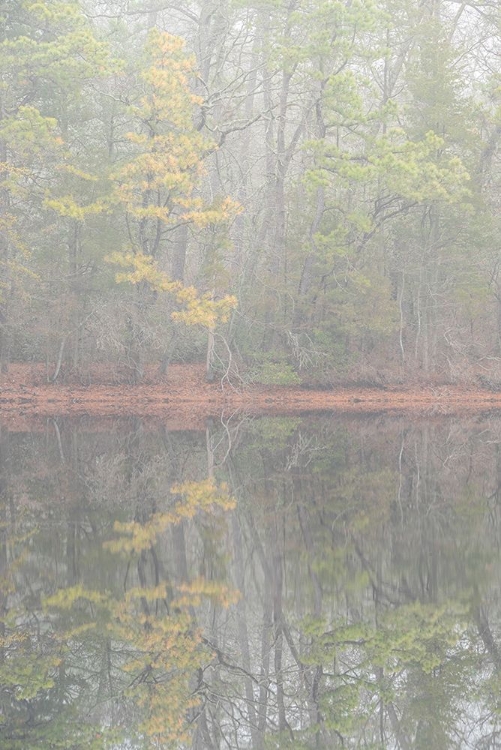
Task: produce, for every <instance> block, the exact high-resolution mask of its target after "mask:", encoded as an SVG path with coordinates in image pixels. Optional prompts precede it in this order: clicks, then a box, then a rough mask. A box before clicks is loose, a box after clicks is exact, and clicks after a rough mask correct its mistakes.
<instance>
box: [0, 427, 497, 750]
mask: <svg viewBox="0 0 501 750" xmlns="http://www.w3.org/2000/svg"><path fill="white" fill-rule="evenodd" d="M500 447H501V418H499V417H492V418H490V419H485V418H484V419H478V420H476V419H469V420H465V421H458V420H452V419H445V418H440V419H436V420H430V421H426V420H422V421H417V422H416V421H414V422H412V423H411V422H409V421H406V420H405V419H403V418H402V419H401V418H398V419H397V418H395V419H385V418H383V417H377V418H375V417H372V418H369V419H368V418H358V419H353V418H346V417H345V418H342V417H339V416H336V415H334V414H330V415H329V414H327V415H323V416H318V417H307V418H299V417H298V418H290V417H284V418H261V419H252V420H251V419H243V420H242V419H237V418H234V419H233V420H230V421H224V420H221V421H218V420H214V421H213V422H211V423H209V424H208V425H207V430H206V431H205V432H202V431H198V432H188V431H186V432H182V431H175V432H169V431H168V430H166V429H164V428H163V427H162V426H161V425H155V426H152V425H151V424H150V423H143V422H141V421H140V420H138V419H130V420H122V421H120V422H113V421H109V422H107V421H102V420H101V421H99V422H94V423H93V422H92V421H90V420H80V421H68V420H66V421H65V420H64V419H56V420H48V421H47V422H46V423H43V424H42V423H41V424H40V425H39V429H38V431H35V432H32V433H19V432H8V431H6V430H5V429H3V430H2V431H1V433H0V471H1V474H0V534H1V547H0V734H1V737H2V745H1V747H2V748H6V749H9V750H10V749H14V748H16V749H17V748H19V749H21V748H22V750H26V749H28V748H81V747H83V746H88V747H89V748H148V747H151V748H164V747H171V746H172V747H178V748H199V749H200V750H202V749H204V750H205V749H208V750H210V749H211V748H218V749H219V748H262V749H263V750H264V748H298V749H301V748H335V747H357V748H403V750H405V749H406V748H463V747H464V748H469V747H472V748H484V747H485V748H487V747H498V746H500V745H501V735H500V734H499V732H500V731H501V717H500V711H501V652H500V650H499V649H500V643H501V597H500V593H501V585H500V583H501V581H500V578H501V576H500V500H501V494H500V492H501V450H500Z"/></svg>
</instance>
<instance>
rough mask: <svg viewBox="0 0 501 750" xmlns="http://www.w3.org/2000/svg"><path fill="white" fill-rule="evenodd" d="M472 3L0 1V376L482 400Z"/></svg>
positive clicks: (496, 134)
mask: <svg viewBox="0 0 501 750" xmlns="http://www.w3.org/2000/svg"><path fill="white" fill-rule="evenodd" d="M500 55H501V8H500V6H499V4H498V3H497V2H496V1H495V0H478V1H476V0H466V1H464V2H463V1H460V0H421V1H420V2H416V0H183V1H182V2H181V0H45V1H44V2H38V1H35V0H2V2H1V9H0V70H1V86H0V368H1V370H2V371H3V372H6V371H8V367H9V364H10V363H12V362H28V363H30V362H31V363H35V362H36V363H45V365H46V371H47V378H48V379H49V380H52V381H60V380H63V379H64V377H65V376H66V375H67V374H68V373H75V372H76V373H85V372H86V371H87V370H88V369H89V368H91V367H95V366H106V367H110V368H112V369H115V370H116V371H121V372H123V373H125V374H126V377H127V378H128V380H129V382H131V383H133V382H139V381H140V380H141V378H142V377H143V373H144V370H145V367H146V366H152V365H154V366H158V368H159V371H161V372H165V371H166V370H167V369H168V367H169V364H170V363H191V362H204V363H206V368H207V376H208V377H209V378H215V377H219V375H220V373H224V374H226V375H228V374H229V375H233V376H234V377H235V378H240V379H248V380H249V381H254V382H260V383H264V384H267V383H268V384H284V385H287V384H290V385H292V384H296V383H298V382H300V381H302V382H306V383H308V382H309V383H313V384H318V385H320V384H332V383H335V382H342V381H344V382H350V381H351V382H360V383H362V382H364V383H372V384H377V383H384V382H393V383H405V382H407V381H409V380H411V379H412V380H413V381H416V379H422V380H423V381H425V380H428V381H435V380H439V381H441V382H453V383H458V382H470V383H471V382H474V383H477V384H484V385H485V384H487V385H494V386H495V385H496V384H497V383H501V263H500V261H501V248H500V237H501V221H500V215H499V201H500V198H499V195H500V192H499V187H500V185H499V182H500V177H499V174H500V172H499V160H500V152H499V148H498V145H499V142H500V140H501V107H500V104H501V75H500V65H499V60H500Z"/></svg>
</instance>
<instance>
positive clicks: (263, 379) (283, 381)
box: [248, 362, 301, 386]
mask: <svg viewBox="0 0 501 750" xmlns="http://www.w3.org/2000/svg"><path fill="white" fill-rule="evenodd" d="M248 377H249V379H250V380H251V381H252V382H254V383H260V384H261V385H284V386H286V385H288V386H293V385H298V384H299V383H300V382H301V378H300V377H299V375H298V374H297V373H296V372H295V370H294V369H293V367H292V366H291V365H289V364H287V362H263V363H262V364H259V365H256V366H254V367H253V368H252V369H251V370H250V372H249V373H248Z"/></svg>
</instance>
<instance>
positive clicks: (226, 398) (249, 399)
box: [0, 364, 501, 428]
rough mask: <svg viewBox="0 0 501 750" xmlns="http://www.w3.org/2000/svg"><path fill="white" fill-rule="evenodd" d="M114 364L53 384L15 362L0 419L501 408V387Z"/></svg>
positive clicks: (173, 418) (193, 422) (181, 420)
mask: <svg viewBox="0 0 501 750" xmlns="http://www.w3.org/2000/svg"><path fill="white" fill-rule="evenodd" d="M121 380H122V381H123V380H124V377H123V375H120V373H117V372H116V371H112V370H111V369H109V370H108V369H100V370H98V369H95V370H93V371H91V372H89V373H88V374H87V376H86V378H81V377H76V376H73V377H67V378H66V379H65V380H64V382H63V383H50V382H49V383H48V382H47V377H46V372H45V368H44V366H43V365H26V364H23V365H21V364H13V365H11V366H10V368H9V371H8V372H7V373H3V374H2V375H1V376H0V422H1V423H3V424H4V425H6V426H9V425H12V426H14V424H18V425H19V424H20V423H22V422H23V421H26V423H27V422H28V421H29V420H31V419H33V418H38V417H41V418H43V417H55V416H84V415H87V416H91V417H110V416H114V417H121V416H141V417H154V418H161V419H164V420H169V421H170V422H172V423H175V424H176V426H178V427H179V428H182V427H183V426H185V427H186V428H190V427H195V426H198V427H199V426H200V425H201V424H203V421H204V420H205V419H206V418H207V417H210V416H217V417H219V416H221V415H224V416H230V415H231V414H233V413H236V412H241V413H244V414H255V415H263V414H269V415H273V414H299V413H302V412H311V411H337V412H342V413H361V414H363V413H368V414H370V413H372V414H373V413H377V412H385V413H386V414H402V413H405V412H409V413H414V414H421V415H425V414H426V415H430V416H431V415H439V414H458V415H460V414H463V413H472V412H490V411H492V410H497V409H501V392H496V391H492V390H488V389H479V388H475V387H466V386H453V385H431V384H429V385H426V386H423V385H420V386H408V387H402V386H386V387H378V388H370V387H367V388H364V387H356V386H343V387H333V388H331V389H324V390H317V389H312V388H305V387H286V386H263V385H244V384H238V385H236V384H232V383H229V382H223V383H221V382H219V381H218V382H214V383H208V382H207V381H206V379H205V376H204V368H203V365H173V366H171V367H170V368H169V371H168V373H167V374H166V375H159V374H158V370H156V369H153V368H152V369H151V370H148V371H147V372H146V373H145V377H144V379H143V380H142V382H141V383H140V384H136V385H132V384H128V383H125V382H120V381H121Z"/></svg>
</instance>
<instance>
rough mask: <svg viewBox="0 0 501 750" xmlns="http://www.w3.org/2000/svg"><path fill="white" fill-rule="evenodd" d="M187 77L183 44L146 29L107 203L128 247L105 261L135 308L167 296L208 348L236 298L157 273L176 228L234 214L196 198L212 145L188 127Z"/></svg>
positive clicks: (190, 96)
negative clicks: (127, 288) (119, 216)
mask: <svg viewBox="0 0 501 750" xmlns="http://www.w3.org/2000/svg"><path fill="white" fill-rule="evenodd" d="M193 75H194V60H193V58H192V57H189V56H187V55H186V54H185V52H184V42H183V40H182V39H179V38H178V37H175V36H172V35H170V34H168V33H165V32H160V31H158V30H156V29H154V30H153V31H152V32H151V34H150V37H149V41H148V44H147V48H146V65H145V68H144V69H143V72H142V74H141V81H142V86H143V93H142V95H141V96H140V98H139V99H138V101H137V103H135V104H134V105H133V106H131V108H130V112H131V114H132V115H133V116H134V119H135V122H136V125H137V127H136V131H135V132H130V133H129V134H128V135H127V139H128V141H129V145H130V149H129V151H128V153H127V156H126V158H125V159H124V160H123V161H122V162H121V163H120V164H119V165H118V167H117V168H116V169H115V171H114V173H113V175H112V182H113V198H112V200H113V202H114V203H115V205H117V206H119V207H120V209H122V210H124V215H125V221H126V226H127V236H128V246H127V247H124V248H122V250H120V251H117V252H114V253H112V254H111V255H110V256H109V258H108V259H109V260H110V262H112V263H115V264H117V265H119V266H121V267H122V268H124V269H125V270H124V271H122V272H120V273H119V274H118V275H117V281H119V282H124V281H126V282H130V283H132V284H134V285H135V287H136V290H137V294H138V296H139V297H141V305H142V307H143V308H144V307H145V304H144V300H145V298H146V295H147V291H148V290H154V291H155V292H168V293H171V294H173V295H174V297H175V301H176V302H177V303H178V305H180V306H181V309H180V310H177V311H175V312H174V313H173V315H172V318H173V319H174V320H177V321H180V322H183V323H185V324H187V325H200V326H203V327H205V328H206V329H207V330H208V335H209V348H210V347H211V345H212V341H213V331H214V328H215V326H216V325H217V323H218V322H224V321H225V320H226V319H227V318H228V315H229V312H230V311H231V309H232V308H233V307H234V306H235V305H236V299H235V298H234V297H232V296H224V297H223V298H222V299H215V293H214V292H208V293H204V294H198V293H197V290H196V289H195V288H194V287H192V286H183V285H182V284H181V283H180V282H174V281H171V280H170V278H169V276H168V275H167V274H166V272H165V271H164V270H163V268H165V267H166V266H168V264H169V258H168V257H166V252H164V251H165V248H166V242H165V241H166V238H167V236H168V234H169V233H170V232H172V231H173V230H174V229H178V228H179V227H180V226H183V225H190V226H192V227H193V228H194V229H196V230H200V229H204V228H206V227H209V226H213V225H217V224H221V223H224V222H227V221H229V220H230V219H231V218H232V217H233V216H234V215H235V214H236V213H237V212H238V211H239V207H238V205H237V204H236V203H235V202H234V201H232V200H231V199H230V198H219V199H218V200H216V201H214V202H213V203H211V204H207V203H206V202H205V201H204V200H203V198H202V197H200V195H197V194H196V190H197V187H199V185H200V180H201V177H202V175H203V174H204V164H203V159H204V157H205V156H206V155H207V154H208V153H210V152H211V151H212V150H214V148H215V146H214V144H213V143H211V142H210V141H208V140H207V139H206V138H205V137H204V136H203V135H202V134H201V132H200V131H199V130H198V129H197V127H196V126H195V124H194V118H193V115H194V109H195V107H196V106H197V105H201V104H202V100H201V99H200V97H198V96H196V95H195V94H194V93H193V92H192V91H191V89H190V77H192V76H193ZM207 286H209V283H207ZM213 286H214V285H213V283H212V282H211V283H210V287H211V288H212V287H213ZM206 288H207V287H206ZM137 338H140V333H139V332H138V336H137ZM208 360H210V355H209V356H208ZM208 365H209V362H208ZM140 369H141V368H140V367H139V368H138V371H139V370H140ZM138 374H139V372H138Z"/></svg>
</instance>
